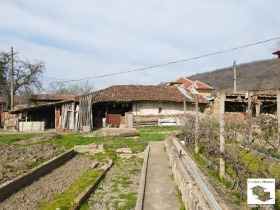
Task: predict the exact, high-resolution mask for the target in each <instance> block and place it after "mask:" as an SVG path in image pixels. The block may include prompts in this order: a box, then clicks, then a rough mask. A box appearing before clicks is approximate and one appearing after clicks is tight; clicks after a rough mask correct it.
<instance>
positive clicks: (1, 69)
mask: <svg viewBox="0 0 280 210" xmlns="http://www.w3.org/2000/svg"><path fill="white" fill-rule="evenodd" d="M13 61H14V63H13V65H14V95H16V94H17V93H19V92H20V91H30V90H32V89H40V88H41V82H40V80H39V77H40V76H41V75H42V74H43V72H44V70H45V63H44V62H43V61H38V60H34V61H32V62H30V61H29V60H28V59H27V58H23V59H21V58H19V56H18V53H15V54H14V56H13ZM10 70H11V55H10V53H7V52H3V51H0V91H1V93H2V94H4V95H5V97H6V99H7V101H8V103H7V105H6V107H5V108H9V107H10V101H11V87H10V86H11V85H10V81H11V73H10Z"/></svg>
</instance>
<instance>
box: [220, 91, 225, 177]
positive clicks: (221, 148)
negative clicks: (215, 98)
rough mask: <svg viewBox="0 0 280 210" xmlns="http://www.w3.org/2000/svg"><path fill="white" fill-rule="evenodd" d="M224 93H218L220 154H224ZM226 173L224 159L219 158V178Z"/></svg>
mask: <svg viewBox="0 0 280 210" xmlns="http://www.w3.org/2000/svg"><path fill="white" fill-rule="evenodd" d="M224 135H225V91H221V92H220V152H221V153H222V154H224V153H225V136H224ZM225 172H226V162H225V158H224V157H223V156H222V155H221V156H220V177H224V176H225Z"/></svg>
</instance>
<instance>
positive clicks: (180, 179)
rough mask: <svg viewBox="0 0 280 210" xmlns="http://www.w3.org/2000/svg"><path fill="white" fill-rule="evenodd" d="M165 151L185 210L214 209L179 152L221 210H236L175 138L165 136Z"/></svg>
mask: <svg viewBox="0 0 280 210" xmlns="http://www.w3.org/2000/svg"><path fill="white" fill-rule="evenodd" d="M166 150H167V154H168V157H169V160H170V163H171V166H172V172H173V175H174V180H175V182H176V184H177V185H178V188H179V190H180V192H181V194H182V200H183V201H184V203H185V208H186V209H214V207H213V206H212V204H211V202H210V200H209V199H208V197H207V196H206V194H205V193H204V191H203V190H202V188H201V187H200V185H199V184H198V182H197V181H196V179H195V178H194V176H193V175H192V173H191V172H190V171H189V169H188V168H187V166H186V165H185V163H184V162H183V160H182V159H181V158H179V151H180V150H181V152H182V154H184V155H185V156H186V158H187V159H188V161H189V162H190V164H191V166H192V168H193V169H194V170H195V171H196V173H197V174H198V175H199V177H200V178H201V180H202V181H203V182H204V184H205V185H206V187H207V189H208V190H209V191H210V192H211V193H212V195H213V197H214V198H215V199H216V201H217V202H218V204H219V205H220V206H221V208H222V209H238V208H237V206H236V205H235V204H234V203H233V202H232V201H231V200H230V199H229V198H228V197H227V195H226V193H225V192H224V191H223V190H222V188H221V187H220V186H219V185H218V184H217V183H216V182H215V180H214V179H213V178H212V177H211V176H210V175H208V174H207V172H206V171H205V170H204V169H203V168H202V167H201V166H200V165H199V164H198V163H196V161H195V160H194V159H193V158H192V157H191V155H190V154H188V152H187V151H186V150H185V148H184V147H183V146H182V145H181V144H180V142H179V141H178V139H177V138H176V137H174V136H172V135H167V136H166Z"/></svg>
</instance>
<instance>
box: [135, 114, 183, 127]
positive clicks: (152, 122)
mask: <svg viewBox="0 0 280 210" xmlns="http://www.w3.org/2000/svg"><path fill="white" fill-rule="evenodd" d="M182 116H183V115H137V116H134V120H133V122H134V127H151V126H158V120H159V119H164V118H168V117H182Z"/></svg>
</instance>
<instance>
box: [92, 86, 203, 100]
mask: <svg viewBox="0 0 280 210" xmlns="http://www.w3.org/2000/svg"><path fill="white" fill-rule="evenodd" d="M185 90H186V91H187V93H188V94H189V95H190V96H191V98H192V99H191V98H190V97H186V96H185V95H184V94H183V93H182V92H181V91H180V90H179V88H178V87H176V86H151V85H148V86H147V85H114V86H111V87H108V88H105V89H103V90H99V91H95V92H92V93H89V94H88V95H91V96H92V99H93V102H94V103H101V102H136V101H171V102H183V101H187V102H194V100H195V99H194V98H195V97H197V98H198V101H199V103H207V102H208V101H207V100H206V99H205V98H204V97H203V96H202V95H200V94H193V93H191V90H187V89H185Z"/></svg>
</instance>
